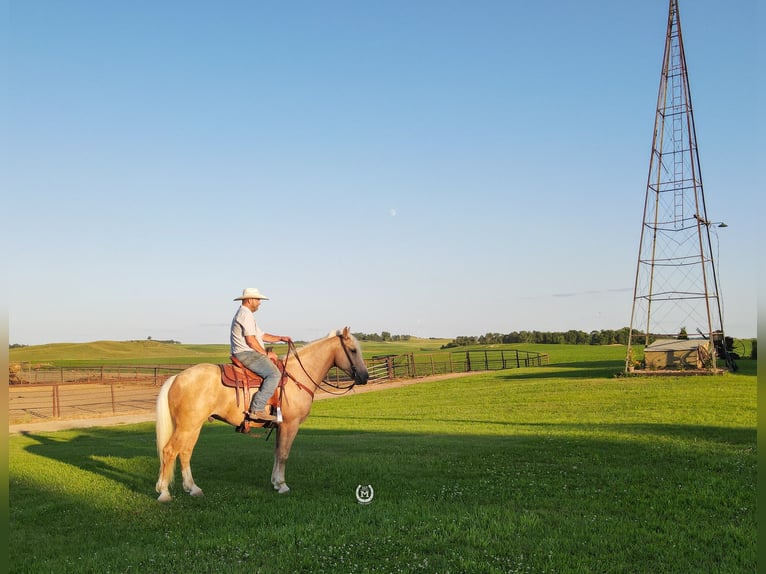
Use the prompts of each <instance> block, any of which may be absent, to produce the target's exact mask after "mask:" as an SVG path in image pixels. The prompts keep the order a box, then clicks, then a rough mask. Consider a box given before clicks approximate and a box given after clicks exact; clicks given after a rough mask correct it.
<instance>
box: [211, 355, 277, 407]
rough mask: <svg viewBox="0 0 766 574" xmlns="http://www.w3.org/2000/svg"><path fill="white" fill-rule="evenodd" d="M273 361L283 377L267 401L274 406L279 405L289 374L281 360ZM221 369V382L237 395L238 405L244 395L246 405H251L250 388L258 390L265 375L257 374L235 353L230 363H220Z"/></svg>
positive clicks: (243, 400)
mask: <svg viewBox="0 0 766 574" xmlns="http://www.w3.org/2000/svg"><path fill="white" fill-rule="evenodd" d="M273 363H274V364H275V365H276V366H277V368H278V369H279V372H280V373H282V378H281V379H280V381H279V384H278V385H277V388H276V390H275V391H274V394H273V395H271V397H270V398H269V400H268V401H267V403H266V404H267V405H269V406H272V407H277V406H279V394H280V392H281V389H282V387H283V386H284V384H285V379H286V377H287V375H286V374H285V367H284V365H283V364H282V362H281V361H279V360H276V361H273ZM218 366H219V367H220V369H221V384H222V385H224V386H225V387H231V388H233V389H234V392H235V393H236V395H237V406H239V404H240V403H239V397H240V394H241V395H242V402H243V404H244V405H246V406H249V405H250V388H251V387H253V388H255V390H256V391H257V390H258V389H260V388H261V385H262V384H263V377H261V376H259V375H256V374H255V373H254V372H253V371H251V370H250V369H248V368H247V367H245V365H243V364H242V362H241V361H240V360H239V359H237V357H235V356H234V355H232V356H231V363H230V364H221V365H218Z"/></svg>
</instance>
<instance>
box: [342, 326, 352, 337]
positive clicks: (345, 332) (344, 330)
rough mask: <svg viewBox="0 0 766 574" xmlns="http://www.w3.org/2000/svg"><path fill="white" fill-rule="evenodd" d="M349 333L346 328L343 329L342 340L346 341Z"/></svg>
mask: <svg viewBox="0 0 766 574" xmlns="http://www.w3.org/2000/svg"><path fill="white" fill-rule="evenodd" d="M350 333H351V331H349V328H348V327H343V338H344V339H348V336H349V334H350Z"/></svg>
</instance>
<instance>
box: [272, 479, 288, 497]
mask: <svg viewBox="0 0 766 574" xmlns="http://www.w3.org/2000/svg"><path fill="white" fill-rule="evenodd" d="M275 488H276V489H277V492H278V493H279V494H287V493H288V492H290V487H289V486H287V485H286V484H285V483H284V482H283V483H282V484H280V485H279V487H275Z"/></svg>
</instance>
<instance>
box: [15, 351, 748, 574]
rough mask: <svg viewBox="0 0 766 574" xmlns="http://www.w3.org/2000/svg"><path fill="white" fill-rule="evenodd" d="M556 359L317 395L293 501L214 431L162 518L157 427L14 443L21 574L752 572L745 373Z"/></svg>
mask: <svg viewBox="0 0 766 574" xmlns="http://www.w3.org/2000/svg"><path fill="white" fill-rule="evenodd" d="M552 347H555V349H552V348H551V349H548V350H545V349H541V348H540V347H539V346H534V350H538V351H542V352H549V353H550V354H551V363H552V364H551V366H549V367H544V368H529V369H514V370H509V371H500V372H493V373H483V374H477V375H472V376H465V377H459V378H457V379H450V380H443V381H431V382H423V383H420V384H417V385H411V386H407V387H402V388H398V389H389V390H385V391H379V392H375V393H364V394H356V395H354V394H351V395H347V396H344V397H342V398H336V399H332V400H325V401H319V402H317V403H316V404H315V405H314V409H313V411H312V414H311V415H310V417H309V418H308V420H307V421H306V423H304V425H303V427H302V429H301V431H300V433H299V435H298V438H297V439H296V443H295V446H294V448H293V452H292V455H291V459H290V461H289V462H288V465H287V481H288V484H289V485H290V486H291V488H292V492H291V493H289V494H287V495H283V496H280V495H278V494H276V493H275V492H273V490H272V489H271V486H270V483H269V477H270V473H271V464H272V448H273V444H272V443H271V442H270V441H269V442H266V441H265V440H264V438H260V439H258V438H255V437H252V436H244V435H240V434H237V433H235V432H233V429H232V428H231V427H228V426H226V425H224V424H222V423H210V424H208V425H206V426H205V427H204V428H203V431H202V435H201V437H200V440H199V443H198V445H197V448H196V450H195V453H194V458H193V466H194V475H195V478H196V481H197V483H198V484H199V485H200V486H201V487H202V488H203V489H204V491H205V494H206V496H205V498H202V499H192V498H191V497H189V496H188V495H186V494H184V493H183V492H181V491H180V477H177V483H176V485H175V487H174V489H173V490H172V493H173V494H174V495H175V496H176V499H175V500H174V501H173V502H171V503H169V504H167V505H161V504H159V503H157V502H156V500H155V498H156V493H155V492H154V483H155V481H156V478H157V470H158V462H157V457H156V453H155V445H154V429H153V425H152V424H150V423H146V424H138V425H129V426H120V427H113V428H91V429H83V430H70V431H59V432H40V433H35V434H27V435H25V436H11V437H10V439H9V454H10V468H9V475H10V480H9V489H10V545H9V546H10V557H9V561H10V571H11V572H52V571H65V572H95V571H99V572H179V571H186V572H213V571H224V572H225V571H228V572H248V573H253V572H264V573H268V572H455V573H459V572H498V573H499V572H555V573H568V572H572V573H574V572H577V573H589V572H594V573H595V572H603V573H610V574H611V573H626V574H628V573H630V574H633V573H642V572H646V573H652V574H656V573H665V572H667V573H683V574H687V573H689V572H716V573H726V572H730V573H741V572H755V570H756V566H755V555H756V526H755V524H756V518H755V516H756V515H755V501H756V488H755V485H756V363H755V361H741V362H740V369H739V371H738V372H736V373H727V374H725V375H721V376H703V377H649V378H641V377H616V376H614V375H615V374H616V373H618V372H619V371H620V370H621V367H622V361H623V360H624V348H621V347H561V346H552ZM365 351H366V352H368V348H365ZM272 440H273V438H272ZM359 485H372V486H373V488H374V499H373V501H372V503H370V504H367V505H362V504H359V503H358V502H357V500H356V496H355V491H356V488H357V486H359Z"/></svg>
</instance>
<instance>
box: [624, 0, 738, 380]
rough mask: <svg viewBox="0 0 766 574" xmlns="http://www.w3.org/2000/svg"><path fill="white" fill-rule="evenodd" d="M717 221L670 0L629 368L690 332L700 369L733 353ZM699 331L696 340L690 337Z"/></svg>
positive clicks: (711, 366) (676, 17) (674, 6)
mask: <svg viewBox="0 0 766 574" xmlns="http://www.w3.org/2000/svg"><path fill="white" fill-rule="evenodd" d="M715 225H720V226H721V227H725V224H723V223H720V222H718V223H713V222H711V221H710V219H709V217H708V213H707V206H706V204H705V194H704V191H703V186H702V174H701V171H700V159H699V150H698V147H697V133H696V127H695V124H694V114H693V107H692V98H691V90H690V88H689V77H688V71H687V67H686V54H685V52H684V44H683V36H682V33H681V20H680V15H679V11H678V0H670V4H669V9H668V26H667V34H666V38H665V51H664V56H663V63H662V72H661V76H660V86H659V91H658V95H657V110H656V115H655V122H654V134H653V138H652V151H651V156H650V161H649V174H648V177H647V184H646V196H645V200H644V214H643V222H642V226H641V239H640V242H639V252H638V260H637V263H636V279H635V284H634V289H633V308H632V311H631V319H630V333H629V336H628V349H627V356H626V360H625V370H626V372H633V371H634V370H636V369H637V368H639V369H640V368H642V367H643V368H646V367H647V361H646V354H647V348H648V347H649V346H650V344H652V343H654V342H657V341H658V340H659V341H662V342H664V343H665V345H666V347H667V342H669V341H673V340H675V341H679V340H683V341H684V342H685V345H684V346H683V347H685V348H686V349H687V350H688V349H693V350H694V352H695V353H697V354H698V358H697V360H696V367H697V368H698V369H702V370H708V371H715V370H716V365H717V361H716V359H717V357H720V358H723V359H728V357H727V356H726V355H727V353H726V345H725V337H724V334H723V313H722V310H721V297H720V293H719V281H718V276H717V273H716V266H715V261H714V258H713V249H712V243H711V238H710V233H711V227H713V226H715ZM697 337H699V338H700V339H699V344H698V345H697V346H696V347H695V346H694V344H693V343H692V344H690V343H689V340H694V339H696V338H697ZM639 345H643V347H644V354H645V358H644V360H643V361H642V360H641V359H640V357H639V353H638V352H637V351H638V349H636V347H638V346H639ZM721 355H723V356H721ZM727 362H728V361H727ZM688 366H689V364H688V363H686V364H683V365H682V368H688Z"/></svg>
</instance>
